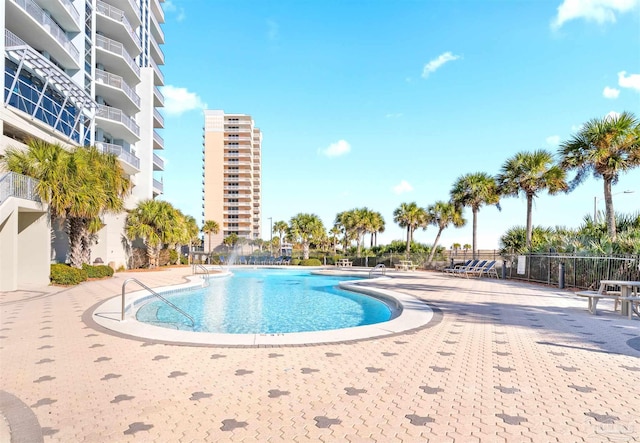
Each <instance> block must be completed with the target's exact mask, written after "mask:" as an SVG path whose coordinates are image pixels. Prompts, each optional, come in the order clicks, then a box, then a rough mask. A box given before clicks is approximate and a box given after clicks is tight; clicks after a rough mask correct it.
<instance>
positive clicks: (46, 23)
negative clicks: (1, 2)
mask: <svg viewBox="0 0 640 443" xmlns="http://www.w3.org/2000/svg"><path fill="white" fill-rule="evenodd" d="M9 1H12V2H14V3H15V4H16V5H18V6H19V7H21V8H22V9H23V10H24V11H25V12H26V13H27V14H29V15H30V16H31V17H32V18H33V19H34V20H35V21H37V22H38V23H40V24H41V25H42V27H43V28H45V29H46V30H47V32H48V33H49V34H50V35H51V36H52V37H53V38H54V39H55V40H56V41H57V42H58V43H59V44H60V45H61V46H62V47H63V48H64V49H66V50H67V52H68V53H69V55H71V57H72V58H73V59H74V60H76V62H78V61H79V58H80V52H79V51H78V49H77V48H76V47H75V46H73V44H72V43H71V40H69V38H68V37H67V34H66V33H65V32H64V31H63V30H62V28H60V26H58V24H57V23H56V22H54V21H53V19H52V18H51V16H50V15H49V14H47V13H46V12H44V11H43V10H42V8H40V6H38V5H37V4H36V3H35V2H33V1H32V0H9Z"/></svg>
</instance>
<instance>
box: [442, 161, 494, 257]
mask: <svg viewBox="0 0 640 443" xmlns="http://www.w3.org/2000/svg"><path fill="white" fill-rule="evenodd" d="M451 201H452V202H453V204H455V205H456V206H458V207H464V206H469V207H471V212H472V213H473V258H474V259H475V258H476V255H477V251H478V242H477V237H478V235H477V234H478V211H480V208H481V207H482V206H483V205H496V206H497V207H498V209H500V205H499V202H500V192H499V190H498V184H497V183H496V180H495V179H494V178H493V177H491V176H490V175H489V174H486V173H484V172H476V173H471V174H466V175H463V176H461V177H459V178H458V180H456V182H455V183H454V184H453V188H452V189H451Z"/></svg>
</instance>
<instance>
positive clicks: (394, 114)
mask: <svg viewBox="0 0 640 443" xmlns="http://www.w3.org/2000/svg"><path fill="white" fill-rule="evenodd" d="M385 117H386V118H400V117H402V112H396V113H393V112H390V113H388V114H387V115H385Z"/></svg>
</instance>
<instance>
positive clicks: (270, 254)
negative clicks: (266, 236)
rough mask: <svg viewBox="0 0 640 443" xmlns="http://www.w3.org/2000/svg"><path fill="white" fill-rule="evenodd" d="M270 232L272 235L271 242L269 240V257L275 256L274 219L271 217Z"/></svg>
mask: <svg viewBox="0 0 640 443" xmlns="http://www.w3.org/2000/svg"><path fill="white" fill-rule="evenodd" d="M269 232H270V233H271V240H269V256H272V255H273V217H269Z"/></svg>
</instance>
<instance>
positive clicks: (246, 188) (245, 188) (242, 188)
mask: <svg viewBox="0 0 640 443" xmlns="http://www.w3.org/2000/svg"><path fill="white" fill-rule="evenodd" d="M223 188H224V190H225V191H251V189H252V188H251V186H224V187H223Z"/></svg>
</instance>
